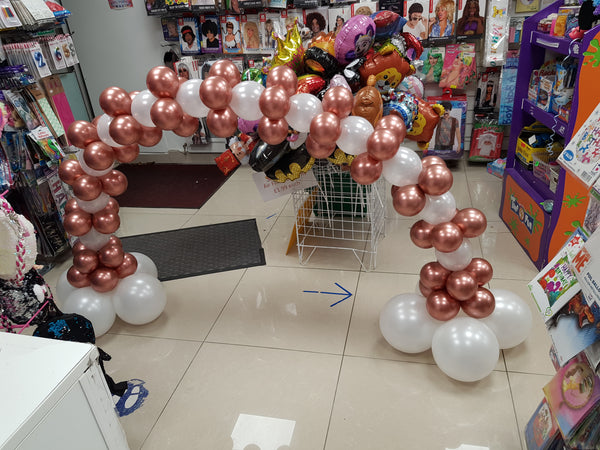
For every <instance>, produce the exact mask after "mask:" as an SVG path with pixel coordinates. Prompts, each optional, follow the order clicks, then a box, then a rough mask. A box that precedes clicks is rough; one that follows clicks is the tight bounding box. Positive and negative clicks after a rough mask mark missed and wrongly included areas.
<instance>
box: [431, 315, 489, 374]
mask: <svg viewBox="0 0 600 450" xmlns="http://www.w3.org/2000/svg"><path fill="white" fill-rule="evenodd" d="M431 351H432V352H433V359H434V360H435V363H436V364H437V365H438V367H439V368H440V369H441V370H442V372H444V373H445V374H446V375H448V376H449V377H450V378H454V379H455V380H458V381H466V382H472V381H478V380H481V379H483V378H485V377H487V376H488V375H489V374H490V373H492V371H493V370H494V367H496V363H497V362H498V357H499V356H500V347H499V346H498V340H497V339H496V336H495V334H494V332H493V331H492V330H490V329H489V327H488V326H487V325H485V324H484V323H483V322H481V321H480V320H477V319H473V318H472V317H456V318H454V319H452V320H450V321H448V322H446V323H444V324H443V325H441V326H440V327H439V328H438V329H437V331H436V332H435V334H434V335H433V342H432V345H431Z"/></svg>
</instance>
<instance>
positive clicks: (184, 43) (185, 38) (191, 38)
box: [177, 17, 200, 55]
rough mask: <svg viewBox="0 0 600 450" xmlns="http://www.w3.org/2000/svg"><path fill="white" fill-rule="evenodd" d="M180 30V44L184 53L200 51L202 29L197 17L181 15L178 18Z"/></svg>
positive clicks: (195, 53) (197, 52)
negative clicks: (199, 26)
mask: <svg viewBox="0 0 600 450" xmlns="http://www.w3.org/2000/svg"><path fill="white" fill-rule="evenodd" d="M177 26H178V30H179V45H180V46H181V53H182V54H184V55H197V54H199V53H200V29H199V28H198V21H197V20H196V18H195V17H180V18H179V19H177Z"/></svg>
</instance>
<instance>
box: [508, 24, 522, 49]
mask: <svg viewBox="0 0 600 450" xmlns="http://www.w3.org/2000/svg"><path fill="white" fill-rule="evenodd" d="M523 22H525V18H524V17H511V18H510V20H509V22H508V27H509V31H508V43H509V44H519V43H521V36H522V34H523Z"/></svg>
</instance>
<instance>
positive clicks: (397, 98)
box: [383, 92, 419, 131]
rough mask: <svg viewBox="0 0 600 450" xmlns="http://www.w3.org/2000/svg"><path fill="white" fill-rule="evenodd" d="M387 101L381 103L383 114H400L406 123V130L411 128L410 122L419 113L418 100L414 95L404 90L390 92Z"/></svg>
mask: <svg viewBox="0 0 600 450" xmlns="http://www.w3.org/2000/svg"><path fill="white" fill-rule="evenodd" d="M388 96H389V101H387V102H386V103H385V105H383V114H384V115H386V116H387V115H391V114H395V115H397V116H400V117H401V118H402V120H403V121H404V125H406V130H407V131H409V130H411V129H412V124H413V122H414V120H415V119H416V118H417V115H418V114H419V102H418V100H417V99H416V98H415V96H414V95H412V94H408V93H406V92H390V93H389V95H388Z"/></svg>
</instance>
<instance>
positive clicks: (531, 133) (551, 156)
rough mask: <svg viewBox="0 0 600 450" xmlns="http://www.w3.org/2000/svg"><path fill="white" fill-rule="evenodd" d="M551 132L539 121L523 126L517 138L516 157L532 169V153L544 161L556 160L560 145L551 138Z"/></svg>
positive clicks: (560, 148)
mask: <svg viewBox="0 0 600 450" xmlns="http://www.w3.org/2000/svg"><path fill="white" fill-rule="evenodd" d="M553 134H554V133H553V132H552V130H550V129H549V128H547V127H546V126H545V125H542V124H541V123H539V122H535V123H533V124H531V125H530V126H528V127H524V128H523V129H522V130H521V133H520V134H519V138H518V140H517V148H516V149H515V153H516V157H517V158H518V159H519V160H520V161H521V162H522V163H523V164H525V166H527V167H528V168H529V169H530V170H532V169H533V155H536V156H537V157H538V158H539V159H540V160H543V161H546V162H547V161H550V160H556V158H558V155H559V154H560V151H561V150H562V145H561V144H560V143H559V142H555V141H554V140H553V139H554V138H553Z"/></svg>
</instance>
